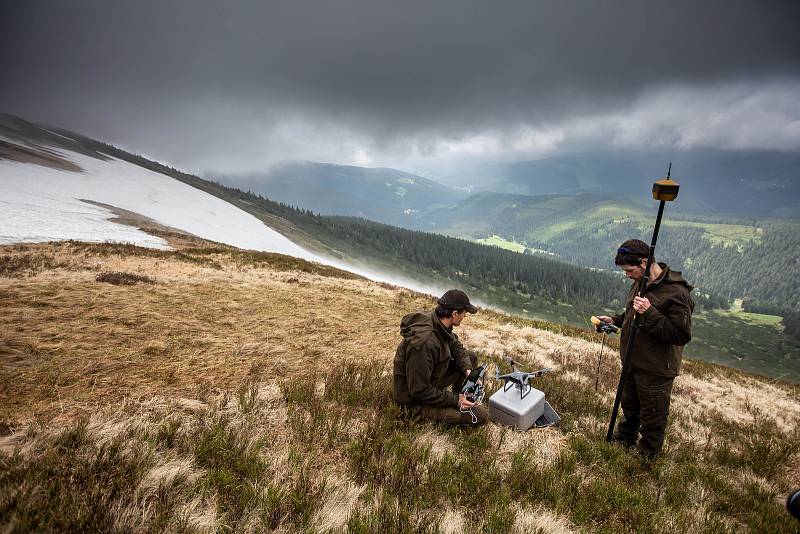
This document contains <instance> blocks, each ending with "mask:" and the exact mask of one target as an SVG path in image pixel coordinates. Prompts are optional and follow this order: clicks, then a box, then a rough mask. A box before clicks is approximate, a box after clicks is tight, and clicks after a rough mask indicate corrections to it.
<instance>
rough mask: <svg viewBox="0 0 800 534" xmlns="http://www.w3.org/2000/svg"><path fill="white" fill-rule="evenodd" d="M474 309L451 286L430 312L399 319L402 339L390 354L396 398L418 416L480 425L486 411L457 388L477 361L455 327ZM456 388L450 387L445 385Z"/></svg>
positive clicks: (460, 423)
mask: <svg viewBox="0 0 800 534" xmlns="http://www.w3.org/2000/svg"><path fill="white" fill-rule="evenodd" d="M477 311H478V308H476V307H475V306H473V305H472V304H470V302H469V299H468V298H467V295H466V294H465V293H464V292H463V291H459V290H457V289H451V290H450V291H447V292H446V293H445V294H444V295H442V297H441V298H440V299H439V300H438V301H437V306H436V309H435V310H433V311H431V312H417V313H410V314H408V315H406V316H405V317H403V319H402V321H401V322H400V335H401V336H403V341H401V342H400V345H399V346H398V347H397V353H396V354H395V357H394V400H395V402H396V403H398V404H400V405H401V406H404V407H406V408H407V409H408V410H409V412H411V413H412V414H413V415H415V416H417V417H420V418H422V419H426V420H430V421H435V422H441V423H446V424H452V425H471V426H479V425H483V424H485V423H486V421H488V419H489V413H488V411H487V410H486V408H484V407H483V406H478V405H476V404H474V403H473V402H471V401H470V400H469V399H468V398H466V396H465V395H463V394H460V393H459V389H460V387H461V384H462V382H463V381H464V379H465V378H466V377H467V376H468V375H469V373H470V372H471V371H472V369H473V368H474V367H475V366H477V365H478V357H477V355H476V354H475V353H474V352H472V351H467V350H466V349H464V346H463V345H462V344H461V342H460V341H459V340H458V336H457V335H456V334H455V332H453V327H454V326H458V325H460V324H461V321H463V320H464V317H465V316H466V314H467V313H476V312H477ZM451 386H452V387H453V388H454V389H455V391H448V388H449V387H451Z"/></svg>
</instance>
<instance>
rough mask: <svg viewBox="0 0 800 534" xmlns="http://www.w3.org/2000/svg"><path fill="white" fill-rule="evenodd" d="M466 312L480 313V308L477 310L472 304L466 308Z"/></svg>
mask: <svg viewBox="0 0 800 534" xmlns="http://www.w3.org/2000/svg"><path fill="white" fill-rule="evenodd" d="M466 310H467V311H468V312H469V313H478V308H476V307H475V306H474V305H472V304H470V305H469V306H467V307H466Z"/></svg>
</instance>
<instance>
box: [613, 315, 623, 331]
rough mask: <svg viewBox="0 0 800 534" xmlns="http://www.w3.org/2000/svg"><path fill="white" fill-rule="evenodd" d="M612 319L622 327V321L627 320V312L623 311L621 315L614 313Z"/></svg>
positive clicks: (615, 324) (616, 324) (618, 326)
mask: <svg viewBox="0 0 800 534" xmlns="http://www.w3.org/2000/svg"><path fill="white" fill-rule="evenodd" d="M611 321H612V322H613V323H614V326H616V327H617V328H622V323H624V322H625V312H622V313H620V314H619V315H612V316H611Z"/></svg>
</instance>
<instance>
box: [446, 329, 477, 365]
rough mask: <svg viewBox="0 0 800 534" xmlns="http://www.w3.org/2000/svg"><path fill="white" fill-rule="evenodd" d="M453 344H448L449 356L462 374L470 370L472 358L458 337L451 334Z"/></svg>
mask: <svg viewBox="0 0 800 534" xmlns="http://www.w3.org/2000/svg"><path fill="white" fill-rule="evenodd" d="M453 339H454V340H453V342H452V343H450V355H451V357H452V358H453V359H454V360H455V361H456V366H458V370H459V371H461V372H462V373H463V372H464V371H466V370H467V369H472V357H471V353H470V351H468V350H467V349H465V348H464V345H462V344H461V341H459V339H458V336H457V335H455V334H453Z"/></svg>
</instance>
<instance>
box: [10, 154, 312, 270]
mask: <svg viewBox="0 0 800 534" xmlns="http://www.w3.org/2000/svg"><path fill="white" fill-rule="evenodd" d="M63 156H64V157H65V158H66V159H68V160H69V161H71V162H73V163H75V164H77V165H78V166H79V167H80V168H81V169H83V172H79V173H78V172H70V171H63V170H58V169H52V168H49V167H43V166H40V165H31V164H27V163H17V162H13V161H0V191H2V196H0V243H11V242H19V241H42V240H50V239H81V240H88V241H125V242H131V243H135V244H137V245H142V246H150V247H152V246H161V247H163V246H166V243H164V242H163V241H162V240H159V239H156V238H154V237H152V236H150V235H148V234H145V233H144V232H141V231H139V230H136V229H133V228H131V227H127V226H123V225H120V224H116V223H113V222H110V221H108V220H107V219H108V218H110V217H113V214H112V213H111V212H109V211H108V210H106V209H103V208H100V207H97V206H92V205H90V204H87V203H84V202H81V201H80V200H81V199H86V200H93V201H95V202H101V203H103V204H110V205H112V206H116V207H118V208H122V209H125V210H128V211H132V212H135V213H138V214H140V215H144V216H145V217H149V218H150V219H153V220H155V221H157V222H159V223H161V224H163V225H166V226H170V227H173V228H176V229H178V230H183V231H184V232H188V233H191V234H194V235H196V236H198V237H202V238H204V239H209V240H212V241H218V242H221V243H227V244H229V245H234V246H236V247H240V248H247V249H255V250H267V251H271V252H280V253H282V254H290V255H292V256H297V257H301V258H305V259H310V260H314V261H318V260H319V258H318V257H317V256H316V255H314V254H311V253H310V252H308V251H306V250H304V249H302V248H301V247H299V246H297V245H295V244H294V243H292V242H291V241H289V240H288V239H286V238H285V237H283V236H282V235H280V234H279V233H277V232H276V231H274V230H272V229H271V228H269V227H267V226H265V225H264V224H263V223H262V222H261V221H259V220H258V219H256V218H255V217H253V216H252V215H250V214H248V213H245V212H244V211H242V210H240V209H239V208H237V207H235V206H233V205H232V204H229V203H227V202H225V201H223V200H221V199H219V198H217V197H214V196H212V195H209V194H208V193H206V192H204V191H200V190H199V189H195V188H194V187H191V186H189V185H186V184H184V183H183V182H179V181H177V180H175V179H173V178H170V177H168V176H165V175H163V174H159V173H156V172H152V171H149V170H147V169H143V168H142V167H138V166H136V165H133V164H131V163H128V162H125V161H120V160H115V159H112V160H110V161H101V160H99V159H96V158H92V157H88V156H84V155H81V154H77V153H74V152H72V153H64V154H63Z"/></svg>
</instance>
